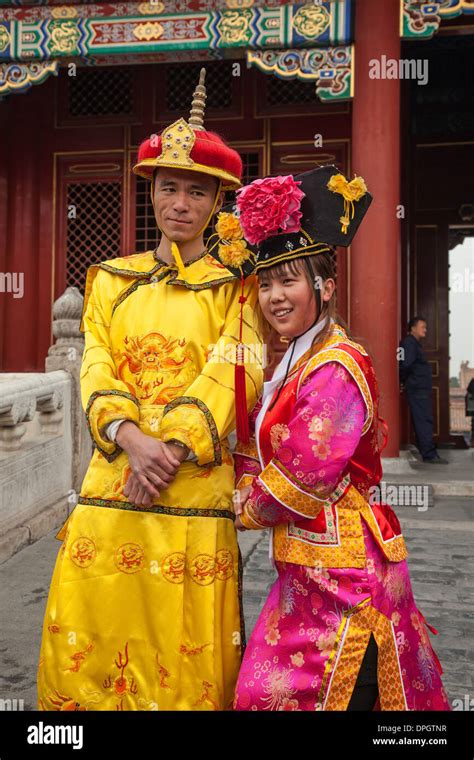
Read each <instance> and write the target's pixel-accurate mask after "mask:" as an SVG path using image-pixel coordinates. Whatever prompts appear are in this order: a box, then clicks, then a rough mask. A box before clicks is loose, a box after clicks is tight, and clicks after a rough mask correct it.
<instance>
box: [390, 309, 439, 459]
mask: <svg viewBox="0 0 474 760" xmlns="http://www.w3.org/2000/svg"><path fill="white" fill-rule="evenodd" d="M426 332H427V326H426V319H424V318H423V317H419V316H418V317H412V319H410V321H409V322H408V335H407V336H406V337H405V338H403V340H402V342H401V344H400V346H401V348H402V349H403V351H402V352H401V361H400V382H401V384H402V386H403V388H404V390H405V394H406V397H407V401H408V406H409V407H410V413H411V420H412V423H413V427H414V428H415V433H416V445H417V448H418V450H419V452H420V454H421V456H422V457H423V461H424V462H428V463H430V464H447V460H446V459H442V458H441V457H440V456H439V454H438V451H437V449H436V445H435V442H434V440H433V409H432V400H431V395H432V388H433V380H432V375H431V367H430V365H429V363H428V361H427V359H426V356H425V354H424V353H423V350H422V348H421V340H422V339H423V338H425V337H426Z"/></svg>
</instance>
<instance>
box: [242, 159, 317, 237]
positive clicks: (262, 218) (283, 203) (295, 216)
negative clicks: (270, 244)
mask: <svg viewBox="0 0 474 760" xmlns="http://www.w3.org/2000/svg"><path fill="white" fill-rule="evenodd" d="M298 185H301V182H300V181H295V180H294V178H293V176H292V175H291V174H289V175H287V176H280V177H266V178H265V179H256V180H254V181H253V182H251V183H250V185H246V186H245V187H242V188H241V189H240V190H237V193H236V195H237V207H238V209H239V212H240V224H241V226H242V229H243V231H244V235H245V238H246V239H247V241H248V242H249V243H250V244H252V245H258V243H261V242H262V240H265V239H266V238H267V237H270V235H276V234H278V233H281V232H288V233H289V232H298V231H299V229H300V220H301V217H302V213H301V211H300V207H301V201H302V199H303V198H304V193H303V191H302V190H300V189H299V187H298Z"/></svg>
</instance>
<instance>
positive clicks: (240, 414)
mask: <svg viewBox="0 0 474 760" xmlns="http://www.w3.org/2000/svg"><path fill="white" fill-rule="evenodd" d="M235 422H236V429H237V439H238V440H239V441H240V442H241V443H248V442H249V440H250V432H249V414H248V411H247V392H246V388H245V366H244V365H243V364H236V365H235Z"/></svg>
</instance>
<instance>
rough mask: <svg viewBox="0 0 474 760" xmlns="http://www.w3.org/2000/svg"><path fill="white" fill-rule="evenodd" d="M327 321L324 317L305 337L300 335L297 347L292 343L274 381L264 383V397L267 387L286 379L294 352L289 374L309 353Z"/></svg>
mask: <svg viewBox="0 0 474 760" xmlns="http://www.w3.org/2000/svg"><path fill="white" fill-rule="evenodd" d="M327 319H328V318H327V317H324V319H322V320H321V321H320V322H316V324H315V325H313V327H310V328H309V330H306V332H305V333H303V335H300V336H299V338H296V345H295V346H293V341H292V342H291V343H290V345H289V346H288V348H287V350H286V353H285V354H284V356H283V358H282V359H281V361H280V363H279V364H278V365H277V367H275V370H274V372H273V376H272V379H271V380H269V382H268V383H264V391H263V395H264V396H265V395H266V394H265V390H266V386H267V385H268V386H269V385H271V384H273V387H275V385H277V384H278V381H279V380H282V379H283V378H284V376H285V372H286V371H287V364H288V362H289V360H290V356H291V352H292V351H293V357H292V359H291V366H290V367H288V372H290V371H291V369H292V368H293V367H294V365H295V364H296V362H297V361H298V360H299V359H301V357H302V356H303V354H305V353H306V351H308V349H309V348H310V347H311V345H312V343H313V340H314V338H315V337H316V335H318V334H319V333H320V332H321V330H322V329H323V327H324V326H325V324H326V322H327ZM330 323H331V324H334V320H333V319H331V320H330Z"/></svg>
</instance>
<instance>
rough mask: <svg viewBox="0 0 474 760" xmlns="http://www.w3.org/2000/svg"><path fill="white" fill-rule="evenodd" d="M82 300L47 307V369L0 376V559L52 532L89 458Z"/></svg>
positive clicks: (73, 291)
mask: <svg viewBox="0 0 474 760" xmlns="http://www.w3.org/2000/svg"><path fill="white" fill-rule="evenodd" d="M81 312H82V296H81V294H80V293H79V291H78V290H77V288H68V289H67V290H66V291H65V293H64V294H63V295H62V296H61V298H59V299H58V300H57V301H56V302H55V304H54V308H53V334H54V335H55V337H56V343H55V344H54V345H53V346H52V347H51V348H50V349H49V351H48V357H47V358H46V372H44V373H40V372H20V373H4V374H0V562H3V561H5V560H6V559H8V558H9V557H11V556H12V555H13V554H15V552H17V551H19V550H20V549H21V548H23V547H24V546H26V545H28V544H30V543H33V542H34V541H36V540H38V539H39V538H41V537H42V536H44V535H45V534H46V533H48V532H49V531H51V530H53V529H54V528H59V527H60V526H61V525H62V523H63V522H64V521H65V520H66V518H67V516H68V514H70V512H71V511H72V509H73V508H74V505H75V503H76V494H77V493H78V492H79V490H80V487H81V483H82V479H83V476H84V473H85V470H86V468H87V465H88V462H89V460H90V456H91V453H92V444H91V439H90V436H89V433H88V431H87V427H86V423H85V415H84V412H83V409H82V406H81V400H80V390H79V389H80V385H79V373H80V366H81V361H82V352H83V347H84V342H83V336H82V334H81V333H80V332H79V321H80V316H81Z"/></svg>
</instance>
